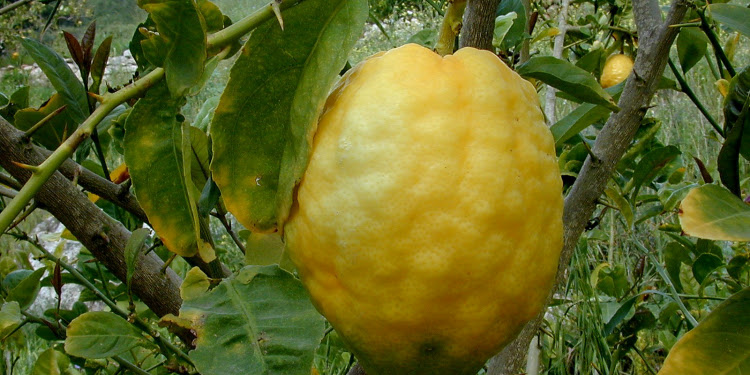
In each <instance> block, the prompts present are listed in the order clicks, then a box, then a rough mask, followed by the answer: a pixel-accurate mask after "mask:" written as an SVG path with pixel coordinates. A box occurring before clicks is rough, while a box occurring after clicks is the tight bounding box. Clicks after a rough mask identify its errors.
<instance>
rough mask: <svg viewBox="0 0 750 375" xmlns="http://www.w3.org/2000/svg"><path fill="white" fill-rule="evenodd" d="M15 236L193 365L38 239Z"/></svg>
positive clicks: (159, 335)
mask: <svg viewBox="0 0 750 375" xmlns="http://www.w3.org/2000/svg"><path fill="white" fill-rule="evenodd" d="M14 236H15V237H16V238H18V239H20V240H24V241H26V242H28V243H30V244H31V245H33V246H34V247H35V248H36V249H38V250H39V251H41V252H42V254H44V256H45V257H46V258H47V259H49V260H50V261H52V262H54V263H59V264H60V267H62V268H64V269H65V270H66V271H68V272H69V273H70V274H71V275H72V276H73V277H74V278H75V279H76V280H78V282H80V283H81V285H83V286H84V287H86V289H89V290H90V291H91V292H92V293H94V295H96V296H97V297H98V298H99V299H101V300H102V301H103V302H104V304H106V305H107V306H108V307H109V308H110V310H111V311H112V312H113V313H115V314H117V315H119V316H121V317H122V318H125V319H129V320H132V321H133V324H134V325H135V326H136V327H138V328H139V329H141V330H142V331H143V332H146V333H147V334H149V335H150V336H151V337H152V338H153V339H154V341H156V343H157V344H159V346H162V345H163V346H164V347H166V348H167V349H169V351H166V352H165V353H164V355H168V354H169V352H173V353H175V354H177V356H179V357H180V358H182V359H183V360H185V361H187V362H188V363H192V360H191V359H190V357H188V355H187V354H185V353H184V352H183V351H182V350H180V349H179V348H178V347H176V346H174V345H173V344H172V343H170V342H169V341H167V340H164V339H163V338H162V337H161V334H160V333H159V332H158V331H156V330H153V329H152V328H151V326H150V325H149V324H148V323H146V322H144V321H143V320H142V319H141V318H139V317H137V316H131V315H130V314H128V312H127V311H125V310H123V309H121V308H120V307H119V306H118V305H117V303H116V302H114V301H113V300H111V299H110V298H109V297H108V296H106V295H105V294H104V293H103V292H102V291H101V290H99V288H97V287H96V286H95V285H94V284H92V283H91V281H89V280H88V279H87V278H86V277H85V276H83V275H82V274H81V273H80V272H78V270H77V269H76V268H75V267H73V266H71V265H70V264H68V263H67V262H64V261H62V260H61V259H60V258H58V257H56V256H55V255H53V254H52V253H50V252H49V251H48V250H47V249H45V248H44V246H42V245H41V244H40V243H39V241H38V239H36V238H31V237H29V236H28V235H26V234H25V233H24V234H21V235H18V234H16V235H14Z"/></svg>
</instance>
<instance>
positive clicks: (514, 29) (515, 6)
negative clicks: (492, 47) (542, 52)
mask: <svg viewBox="0 0 750 375" xmlns="http://www.w3.org/2000/svg"><path fill="white" fill-rule="evenodd" d="M511 12H514V13H515V14H516V15H517V17H516V19H515V21H513V23H512V26H511V27H510V29H509V30H508V31H507V32H506V33H505V37H504V38H503V42H502V43H501V45H500V49H502V50H503V51H508V50H510V49H514V48H516V47H517V46H518V45H519V44H520V43H521V42H522V41H523V40H524V38H525V37H526V36H527V35H528V34H526V8H524V6H523V2H522V1H521V0H505V1H501V2H500V4H498V6H497V11H496V12H495V16H496V17H497V16H503V15H507V14H510V13H511Z"/></svg>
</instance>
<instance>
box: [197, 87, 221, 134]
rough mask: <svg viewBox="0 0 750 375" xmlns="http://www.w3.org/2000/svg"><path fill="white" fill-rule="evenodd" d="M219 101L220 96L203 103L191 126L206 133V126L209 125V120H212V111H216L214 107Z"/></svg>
mask: <svg viewBox="0 0 750 375" xmlns="http://www.w3.org/2000/svg"><path fill="white" fill-rule="evenodd" d="M219 99H220V96H214V97H211V98H209V99H206V101H205V102H203V104H202V105H201V109H200V110H199V111H198V114H197V115H195V119H194V120H193V126H195V127H196V128H198V129H200V130H202V131H204V132H207V131H208V125H209V124H211V120H212V119H213V118H214V111H215V110H216V106H218V105H219Z"/></svg>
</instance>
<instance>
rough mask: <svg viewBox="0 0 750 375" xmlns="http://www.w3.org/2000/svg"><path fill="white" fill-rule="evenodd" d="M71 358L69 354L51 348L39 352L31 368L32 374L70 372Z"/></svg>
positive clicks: (55, 374)
mask: <svg viewBox="0 0 750 375" xmlns="http://www.w3.org/2000/svg"><path fill="white" fill-rule="evenodd" d="M69 367H70V358H68V356H67V355H65V354H63V353H60V352H58V351H57V350H55V349H53V348H49V349H47V350H45V351H43V352H42V354H39V357H38V358H37V359H36V362H34V367H33V368H32V369H31V375H64V374H68V368H69Z"/></svg>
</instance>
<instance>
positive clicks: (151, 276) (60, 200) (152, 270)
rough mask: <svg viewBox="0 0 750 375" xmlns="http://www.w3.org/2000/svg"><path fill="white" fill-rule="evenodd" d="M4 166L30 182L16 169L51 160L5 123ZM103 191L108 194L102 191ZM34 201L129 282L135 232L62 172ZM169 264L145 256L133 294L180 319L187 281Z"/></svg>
mask: <svg viewBox="0 0 750 375" xmlns="http://www.w3.org/2000/svg"><path fill="white" fill-rule="evenodd" d="M0 150H3V152H2V157H0V165H1V166H2V167H3V168H4V169H5V170H6V171H8V173H10V174H11V175H12V176H13V177H14V178H15V179H17V180H18V181H20V182H21V183H25V182H26V181H27V180H28V179H29V177H30V176H31V171H29V170H28V169H25V168H22V167H19V166H18V165H16V164H14V163H13V162H16V163H21V164H26V165H39V164H41V163H42V162H43V161H44V160H45V157H46V156H45V155H43V154H42V153H40V152H39V151H38V150H37V149H36V148H35V147H33V146H32V145H30V144H29V143H28V142H26V141H24V139H23V133H22V132H20V131H18V130H17V129H15V128H14V127H12V126H11V125H10V124H9V123H8V122H7V121H5V120H4V119H2V118H0ZM100 192H103V191H100ZM34 199H35V200H36V201H37V202H38V203H39V204H40V205H42V206H43V207H44V209H45V210H47V211H49V212H50V213H51V214H52V215H53V216H55V217H56V218H57V219H58V220H59V221H60V222H61V223H63V225H65V227H66V228H68V230H70V232H71V233H73V235H75V236H76V238H77V239H78V240H79V241H80V242H81V244H83V246H85V247H86V248H87V249H88V250H89V251H90V252H91V253H92V254H93V255H94V257H96V259H97V260H99V261H100V262H101V263H102V264H103V265H104V266H105V267H107V269H109V270H110V272H112V273H113V274H114V275H115V276H116V277H117V278H118V279H120V280H122V281H124V280H125V277H126V272H127V267H126V264H125V257H124V250H125V245H126V244H127V242H128V239H129V238H130V232H129V231H128V230H127V229H125V227H124V226H123V225H122V224H121V223H119V222H118V221H116V220H114V219H112V218H111V217H109V216H108V215H107V214H105V213H104V212H103V211H102V210H100V209H99V207H97V206H96V205H94V204H93V203H92V202H91V201H89V199H88V197H87V196H86V195H85V194H83V193H81V191H80V190H78V189H77V188H76V187H75V186H74V185H73V184H72V183H71V181H70V180H68V179H67V178H66V177H65V176H64V175H63V174H62V173H60V172H59V171H58V172H55V174H54V175H53V176H52V177H51V178H50V179H49V180H48V181H47V182H46V183H45V184H44V186H42V189H41V190H40V191H39V193H37V195H36V196H35V197H34ZM163 264H164V262H162V261H161V259H159V257H158V256H156V254H154V253H150V254H148V255H141V256H140V258H139V259H138V262H137V264H136V267H135V273H134V275H133V280H132V291H133V293H135V294H136V295H137V296H138V297H140V299H141V300H142V301H143V302H144V303H145V304H146V305H147V306H148V307H149V308H151V310H152V311H153V312H154V313H155V314H157V315H158V316H163V315H165V314H169V313H171V314H178V313H179V310H180V306H181V305H182V298H181V297H180V290H179V287H180V284H181V282H182V280H181V279H180V277H179V276H177V274H175V273H174V271H172V270H171V269H169V268H168V269H167V270H166V272H165V273H161V272H160V269H161V268H162V265H163Z"/></svg>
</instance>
